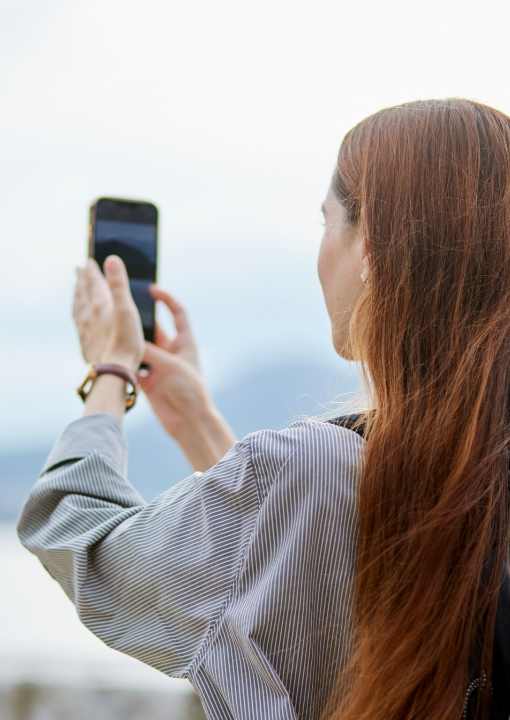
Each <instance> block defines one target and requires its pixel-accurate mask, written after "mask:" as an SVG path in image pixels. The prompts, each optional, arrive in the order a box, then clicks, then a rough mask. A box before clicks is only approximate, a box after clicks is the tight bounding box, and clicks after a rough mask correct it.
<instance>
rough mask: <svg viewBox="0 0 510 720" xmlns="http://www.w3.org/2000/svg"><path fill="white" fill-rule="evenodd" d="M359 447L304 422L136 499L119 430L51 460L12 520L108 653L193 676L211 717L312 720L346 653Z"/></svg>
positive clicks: (65, 444) (98, 427)
mask: <svg viewBox="0 0 510 720" xmlns="http://www.w3.org/2000/svg"><path fill="white" fill-rule="evenodd" d="M362 448H363V440H362V438H361V437H360V436H359V435H358V434H356V433H355V432H353V431H352V430H349V429H347V428H344V427H338V426H336V425H333V424H329V423H322V422H318V421H313V420H306V421H299V422H296V423H294V424H293V425H291V426H290V427H289V428H287V429H286V430H282V431H280V432H274V431H261V432H257V433H253V434H251V435H248V436H247V437H245V438H244V440H242V441H240V442H237V443H236V444H235V446H234V447H233V448H232V449H231V450H230V451H229V452H228V453H227V455H226V456H225V457H224V458H223V459H222V460H221V461H220V462H219V463H218V464H217V465H215V466H214V467H213V468H211V469H210V470H208V471H207V472H205V473H195V474H193V475H191V476H190V477H188V478H186V479H185V480H182V482H180V483H179V484H178V485H176V486H174V487H172V488H171V489H170V490H168V491H167V492H165V493H163V494H162V495H160V496H159V497H157V498H155V499H154V500H153V501H152V502H150V503H146V502H145V501H144V500H143V498H142V497H141V496H140V495H139V494H138V493H137V492H136V490H135V489H134V488H133V487H132V485H130V483H129V482H128V481H127V478H126V467H127V462H126V457H127V448H126V443H125V439H124V433H123V429H122V425H121V423H120V422H119V421H118V420H116V419H115V418H114V417H113V416H111V415H106V414H98V415H90V416H87V417H85V418H83V419H81V420H78V421H77V422H75V423H72V424H71V425H70V426H69V427H68V428H67V429H66V430H65V432H64V433H63V435H62V436H61V438H60V439H59V441H58V442H57V444H56V445H55V447H54V449H53V450H52V453H51V454H50V456H49V458H48V460H47V462H46V464H45V467H44V469H43V472H42V475H41V477H40V479H39V480H38V482H37V484H36V485H35V487H34V488H33V490H32V493H31V495H30V498H29V499H28V501H27V503H26V505H25V507H24V509H23V512H22V515H21V518H20V521H19V525H18V531H19V535H20V538H21V541H22V542H23V544H24V545H25V546H26V547H27V548H28V549H29V550H31V551H32V552H33V553H35V554H36V555H37V556H38V557H39V558H40V560H41V562H42V563H43V565H44V566H45V567H46V568H47V569H48V571H49V572H50V573H51V575H52V576H53V577H54V578H55V579H56V580H58V582H59V583H60V584H61V585H62V587H63V588H64V590H65V592H66V593H67V594H68V595H69V597H70V598H71V599H72V600H73V602H74V603H75V605H76V608H77V611H78V614H79V617H80V618H81V620H82V621H83V622H84V623H85V625H87V627H89V628H90V630H92V632H94V633H95V634H96V635H98V637H100V638H101V639H102V640H103V641H104V642H105V643H106V644H107V645H109V646H111V647H113V648H115V649H117V650H120V651H122V652H125V653H127V654H129V655H132V656H133V657H136V658H138V659H139V660H141V661H143V662H145V663H147V664H149V665H152V666H153V667H155V668H157V669H158V670H160V671H162V672H163V673H166V674H167V675H170V676H173V677H180V678H182V677H184V678H188V679H189V680H190V681H191V683H192V684H193V686H194V687H195V689H196V690H197V692H198V693H199V695H200V697H201V699H202V703H203V706H204V709H205V712H206V714H207V716H208V718H210V720H231V719H232V720H233V719H235V720H247V719H249V718H257V719H262V718H264V720H277V719H278V720H296V718H299V719H300V720H305V719H306V720H318V718H319V716H320V714H321V711H322V709H323V708H324V705H325V702H326V699H327V696H328V694H329V692H330V690H331V688H332V685H333V683H334V681H335V679H336V677H337V675H338V672H339V671H340V669H341V667H342V666H343V665H344V664H345V662H346V660H347V659H348V657H349V652H350V647H351V636H352V616H351V605H352V580H353V575H354V566H355V558H356V539H357V537H356V535H357V528H356V493H355V478H356V467H357V464H358V462H359V461H362V454H360V451H361V450H362Z"/></svg>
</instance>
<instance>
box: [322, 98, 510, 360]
mask: <svg viewBox="0 0 510 720" xmlns="http://www.w3.org/2000/svg"><path fill="white" fill-rule="evenodd" d="M509 173H510V120H509V119H508V118H507V117H506V116H505V115H503V114H502V113H500V112H498V111H497V110H494V109H493V108H489V107H487V106H484V105H481V104H479V103H475V102H472V101H468V100H461V99H447V100H430V101H421V102H414V103H407V104H404V105H401V106H397V107H393V108H388V109H385V110H382V111H380V112H378V113H376V114H375V115H372V116H370V117H368V118H366V119H365V120H364V121H362V122H361V123H359V125H357V126H356V127H355V128H354V129H353V130H351V131H350V132H349V133H348V134H347V136H346V137H345V139H344V141H343V143H342V146H341V148H340V153H339V157H338V163H337V167H336V170H335V173H334V176H333V179H332V182H331V186H330V188H329V192H328V195H327V197H326V200H325V202H324V206H323V210H324V214H325V221H326V222H325V224H326V228H325V233H324V238H323V241H322V245H321V251H320V254H319V276H320V278H321V282H322V285H323V289H324V294H325V298H326V304H327V307H328V310H329V313H330V317H331V320H332V324H333V337H334V342H335V346H336V348H337V350H338V351H339V352H340V354H342V355H344V356H345V357H348V359H353V354H356V353H360V352H362V348H360V347H357V348H354V347H351V343H350V340H353V338H349V329H348V325H349V321H350V320H351V317H352V315H353V312H352V311H353V310H354V308H355V307H356V305H357V304H358V302H357V301H358V300H359V299H360V298H361V297H362V296H363V295H368V294H369V293H364V290H365V288H366V286H365V285H364V284H363V282H362V280H361V277H360V274H361V273H363V272H364V273H365V275H368V277H369V278H370V280H371V281H372V282H371V283H370V284H371V290H370V295H371V298H372V300H370V299H369V298H368V297H367V298H366V299H365V300H364V302H363V303H362V305H363V306H366V305H369V306H370V305H371V304H372V303H374V304H376V306H377V308H376V309H377V316H378V317H379V319H380V320H381V319H383V317H385V318H386V320H385V325H386V323H387V322H388V321H390V322H391V321H392V320H393V319H395V320H397V319H399V320H400V321H401V322H400V324H399V327H398V329H397V327H395V324H394V323H393V327H392V328H390V334H393V333H397V334H398V332H400V333H402V332H404V327H403V326H407V318H406V311H405V309H407V308H409V309H410V308H411V306H412V305H413V303H412V301H411V296H412V298H413V299H414V301H415V303H414V305H415V310H417V311H418V312H419V314H420V315H421V316H422V317H431V316H433V315H435V314H439V315H441V314H442V313H444V315H445V316H446V318H449V317H451V314H450V307H449V302H451V300H452V292H451V291H450V289H449V288H450V287H451V286H453V287H454V290H453V294H455V295H456V294H457V292H458V291H459V290H460V288H461V287H462V288H463V289H462V292H463V293H464V300H466V301H469V298H471V301H474V302H475V303H476V302H477V301H478V299H479V298H481V299H482V302H486V301H487V302H490V297H491V296H492V293H493V290H494V280H496V279H497V278H498V277H500V279H501V280H502V279H503V274H504V265H505V253H508V243H506V244H505V242H503V243H500V244H499V245H497V246H496V245H495V242H494V240H495V236H494V233H493V228H494V227H495V228H499V229H500V228H501V227H507V226H508V222H509V218H510V205H509V203H508V202H506V200H507V198H509V197H510V174H509ZM498 233H499V234H500V231H499V230H497V231H496V235H497V234H498ZM472 285H474V286H475V287H476V291H475V293H474V294H473V292H472V290H470V289H469V288H470V287H471V286H472ZM366 309H368V308H366ZM353 319H354V318H353ZM416 320H419V318H416ZM423 324H424V323H422V325H423ZM438 329H439V330H440V328H438ZM429 330H430V328H429ZM382 331H383V328H381V332H382Z"/></svg>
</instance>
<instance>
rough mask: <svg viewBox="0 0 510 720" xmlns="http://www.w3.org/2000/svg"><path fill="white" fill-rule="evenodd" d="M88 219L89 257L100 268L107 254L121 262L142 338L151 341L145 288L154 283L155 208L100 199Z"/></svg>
mask: <svg viewBox="0 0 510 720" xmlns="http://www.w3.org/2000/svg"><path fill="white" fill-rule="evenodd" d="M91 216H92V217H91V220H92V221H91V254H92V255H93V257H94V258H95V260H96V261H97V263H98V265H99V267H100V268H101V269H102V268H103V263H104V261H105V260H106V258H107V257H108V256H109V255H118V256H119V257H120V258H121V259H122V260H123V261H124V264H125V265H126V270H127V273H128V276H129V284H130V286H131V293H132V295H133V300H134V301H135V303H136V306H137V307H138V310H139V312H140V317H141V320H142V326H143V332H144V336H145V339H146V340H150V341H151V342H153V340H154V324H155V318H154V300H153V299H152V297H151V296H150V294H149V290H148V288H149V285H150V284H151V283H154V282H156V265H157V229H158V228H157V219H158V211H157V208H156V207H155V205H153V204H152V203H142V202H132V201H126V200H116V199H110V198H101V199H100V200H98V201H97V203H95V205H93V206H92V208H91Z"/></svg>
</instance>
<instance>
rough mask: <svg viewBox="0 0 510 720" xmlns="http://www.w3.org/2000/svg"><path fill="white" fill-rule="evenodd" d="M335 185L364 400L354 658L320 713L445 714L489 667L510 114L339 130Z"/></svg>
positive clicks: (504, 483) (508, 422) (415, 115)
mask: <svg viewBox="0 0 510 720" xmlns="http://www.w3.org/2000/svg"><path fill="white" fill-rule="evenodd" d="M333 188H334V190H335V193H336V195H337V197H338V199H339V200H340V201H341V202H342V203H343V205H344V207H345V208H346V210H347V215H348V218H349V220H350V222H352V223H354V224H356V225H358V226H359V228H360V230H361V231H362V232H363V234H364V236H365V238H366V242H367V249H368V254H369V263H370V269H369V283H370V284H369V286H368V288H367V290H366V292H364V293H363V295H362V297H361V298H360V300H359V302H358V305H357V306H356V308H355V311H354V313H353V317H352V320H351V328H350V330H351V335H350V341H351V346H352V348H353V352H354V353H355V356H356V357H357V358H358V359H359V360H360V361H361V362H362V368H363V372H364V377H365V382H366V386H367V391H368V392H369V394H371V395H372V397H373V399H374V405H375V406H376V412H375V413H374V414H372V415H370V416H369V417H367V438H368V442H367V444H366V448H365V455H364V463H363V469H362V474H361V473H360V476H359V487H358V490H359V495H358V497H359V505H358V517H359V544H358V548H359V554H358V561H357V570H356V576H355V584H354V643H353V652H352V657H351V661H350V662H349V664H348V666H347V667H346V668H345V669H344V670H343V672H342V674H341V676H340V678H339V681H338V683H337V685H336V687H335V690H334V692H333V693H332V695H331V697H330V701H329V703H328V706H327V708H326V710H325V715H324V716H325V717H328V718H335V719H337V718H338V719H340V718H341V720H456V719H459V720H460V718H461V717H462V714H463V709H464V699H465V695H466V689H467V686H468V680H469V679H473V678H470V676H469V668H470V667H471V662H472V659H473V657H476V658H477V666H476V670H477V671H479V672H482V671H485V672H486V673H487V675H489V676H490V671H491V657H492V645H493V626H494V620H495V613H496V607H497V599H498V589H499V586H500V583H501V578H502V573H503V563H504V559H505V554H506V552H507V548H508V541H509V496H508V472H509V465H508V448H509V441H510V412H509V411H510V118H509V117H507V116H506V115H504V114H503V113H501V112H498V111H497V110H494V109H493V108H490V107H487V106H485V105H482V104H480V103H477V102H472V101H468V100H462V99H446V100H430V101H423V102H414V103H408V104H405V105H401V106H398V107H393V108H388V109H385V110H382V111H380V112H378V113H376V114H375V115H372V116H371V117H369V118H367V119H366V120H364V121H362V122H361V123H360V124H359V125H357V126H356V127H355V128H354V129H353V130H351V131H350V133H348V135H347V136H346V138H345V139H344V142H343V143H342V147H341V149H340V154H339V159H338V166H337V171H336V174H335V177H334V181H333ZM489 693H490V687H489V684H488V683H487V684H486V689H485V693H484V694H482V696H481V703H482V705H481V707H480V710H481V711H482V713H483V716H484V717H486V715H487V712H488V700H489Z"/></svg>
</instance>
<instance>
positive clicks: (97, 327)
mask: <svg viewBox="0 0 510 720" xmlns="http://www.w3.org/2000/svg"><path fill="white" fill-rule="evenodd" d="M104 271H105V275H103V274H102V273H101V271H100V269H99V266H98V264H97V263H96V261H95V260H93V259H92V258H90V259H89V261H88V263H87V267H85V268H78V280H77V283H76V290H75V295H74V305H73V317H74V321H75V323H76V327H77V329H78V335H79V337H80V343H81V347H82V351H83V357H84V358H85V360H86V361H87V362H101V363H106V362H107V363H113V364H116V365H122V366H124V367H126V368H127V369H128V370H131V371H132V372H137V371H138V368H139V366H140V362H141V360H142V357H143V354H144V351H145V342H144V339H143V330H142V324H141V321H140V315H139V313H138V309H137V307H136V305H135V303H134V300H133V298H132V296H131V291H130V288H129V280H128V276H127V273H126V268H125V267H124V263H123V262H122V260H121V259H120V258H118V257H117V256H115V255H111V256H110V257H108V258H106V260H105V263H104Z"/></svg>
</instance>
